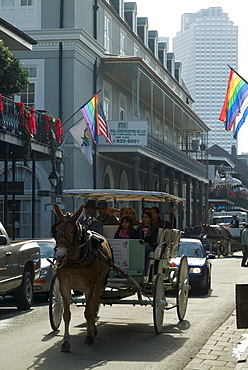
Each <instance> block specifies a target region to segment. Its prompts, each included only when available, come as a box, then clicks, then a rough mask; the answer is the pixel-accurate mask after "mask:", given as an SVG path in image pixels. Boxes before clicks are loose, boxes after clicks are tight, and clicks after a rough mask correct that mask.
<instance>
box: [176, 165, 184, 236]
mask: <svg viewBox="0 0 248 370" xmlns="http://www.w3.org/2000/svg"><path fill="white" fill-rule="evenodd" d="M177 179H178V196H179V197H180V198H182V197H183V179H184V176H183V173H181V172H180V173H179V174H178V175H177ZM183 212H184V210H183V204H182V203H181V202H180V203H178V229H179V230H183V219H184V214H183Z"/></svg>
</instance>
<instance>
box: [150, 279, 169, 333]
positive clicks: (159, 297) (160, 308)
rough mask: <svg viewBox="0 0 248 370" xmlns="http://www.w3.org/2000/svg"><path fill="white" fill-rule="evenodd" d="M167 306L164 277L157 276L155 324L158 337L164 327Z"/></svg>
mask: <svg viewBox="0 0 248 370" xmlns="http://www.w3.org/2000/svg"><path fill="white" fill-rule="evenodd" d="M166 305H167V302H166V300H165V294H164V280H163V276H162V275H161V274H157V276H156V279H155V284H154V290H153V322H154V328H155V332H156V334H157V335H159V334H160V333H161V330H162V327H163V319H164V308H165V306H166Z"/></svg>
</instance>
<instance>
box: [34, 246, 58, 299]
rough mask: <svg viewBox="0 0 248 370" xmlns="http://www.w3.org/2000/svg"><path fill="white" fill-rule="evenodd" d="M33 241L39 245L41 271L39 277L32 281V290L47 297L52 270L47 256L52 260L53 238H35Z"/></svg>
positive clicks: (52, 274)
mask: <svg viewBox="0 0 248 370" xmlns="http://www.w3.org/2000/svg"><path fill="white" fill-rule="evenodd" d="M35 241H36V242H37V243H38V245H39V247H40V262H41V271H40V277H39V279H38V280H36V281H35V282H34V292H35V293H44V294H46V295H47V297H48V296H49V291H50V285H51V281H52V278H53V276H54V271H53V269H52V267H51V264H50V263H49V262H48V261H47V258H49V259H50V260H52V259H53V257H54V248H55V240H54V239H40V240H39V239H36V240H35Z"/></svg>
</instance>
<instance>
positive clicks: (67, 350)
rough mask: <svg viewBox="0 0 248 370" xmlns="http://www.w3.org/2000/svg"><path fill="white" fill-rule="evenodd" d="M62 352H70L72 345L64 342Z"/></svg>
mask: <svg viewBox="0 0 248 370" xmlns="http://www.w3.org/2000/svg"><path fill="white" fill-rule="evenodd" d="M61 352H70V343H69V342H63V343H62V346H61Z"/></svg>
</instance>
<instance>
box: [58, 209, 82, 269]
mask: <svg viewBox="0 0 248 370" xmlns="http://www.w3.org/2000/svg"><path fill="white" fill-rule="evenodd" d="M83 208H84V206H83V205H81V206H80V207H79V209H78V210H77V211H76V212H75V213H74V214H71V213H67V214H63V212H62V211H61V209H60V207H59V206H58V204H56V203H55V204H54V212H55V214H56V216H57V218H58V221H57V222H55V224H54V225H53V227H52V234H53V237H54V239H55V240H56V247H55V252H56V253H55V257H56V259H57V261H58V263H60V264H61V263H64V262H66V260H67V258H68V256H71V255H73V253H74V252H75V250H76V249H77V247H78V246H79V245H80V243H81V236H82V227H81V225H80V224H79V222H78V221H77V220H78V218H79V216H80V215H81V213H82V211H83Z"/></svg>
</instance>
